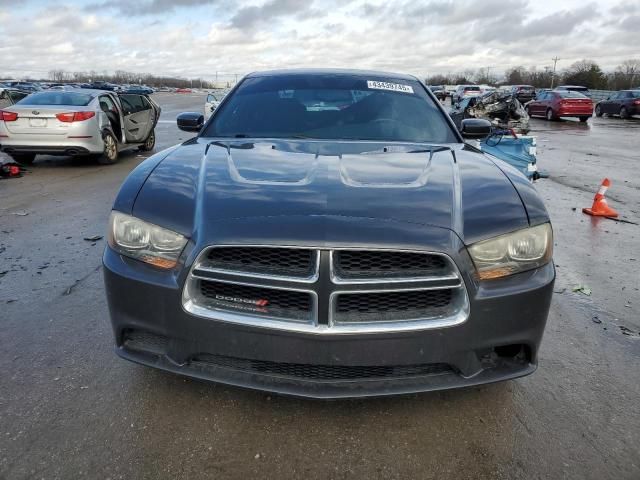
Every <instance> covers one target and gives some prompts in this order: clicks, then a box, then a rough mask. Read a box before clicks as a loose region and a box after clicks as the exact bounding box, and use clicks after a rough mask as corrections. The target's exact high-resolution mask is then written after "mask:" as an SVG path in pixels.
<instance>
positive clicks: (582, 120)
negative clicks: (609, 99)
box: [580, 117, 589, 123]
mask: <svg viewBox="0 0 640 480" xmlns="http://www.w3.org/2000/svg"><path fill="white" fill-rule="evenodd" d="M587 120H589V117H580V121H581V122H582V123H585V122H586V121H587Z"/></svg>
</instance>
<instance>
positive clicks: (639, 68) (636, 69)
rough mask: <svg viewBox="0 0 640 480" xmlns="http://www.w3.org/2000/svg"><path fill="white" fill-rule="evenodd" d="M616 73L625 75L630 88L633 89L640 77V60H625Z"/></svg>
mask: <svg viewBox="0 0 640 480" xmlns="http://www.w3.org/2000/svg"><path fill="white" fill-rule="evenodd" d="M616 72H619V73H621V74H623V75H624V76H625V78H626V79H627V81H628V85H629V88H633V86H634V84H635V82H636V78H638V77H640V60H638V59H630V60H625V61H624V62H622V64H620V65H618V67H617V68H616Z"/></svg>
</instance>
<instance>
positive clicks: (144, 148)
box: [140, 129, 156, 152]
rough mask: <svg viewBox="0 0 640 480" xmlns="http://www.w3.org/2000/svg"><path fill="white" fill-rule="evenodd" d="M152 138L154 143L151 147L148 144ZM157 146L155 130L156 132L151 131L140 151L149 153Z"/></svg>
mask: <svg viewBox="0 0 640 480" xmlns="http://www.w3.org/2000/svg"><path fill="white" fill-rule="evenodd" d="M151 138H153V142H151V144H150V145H147V142H148V141H149V139H151ZM155 146H156V131H155V129H154V130H151V133H149V136H148V137H147V139H146V140H145V141H144V144H143V145H142V146H141V147H140V150H142V151H145V152H149V151H151V150H153V149H154V147H155Z"/></svg>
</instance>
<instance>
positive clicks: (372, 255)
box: [334, 250, 448, 279]
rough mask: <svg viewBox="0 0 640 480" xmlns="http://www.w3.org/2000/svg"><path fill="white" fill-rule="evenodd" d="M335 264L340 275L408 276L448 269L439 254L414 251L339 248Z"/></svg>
mask: <svg viewBox="0 0 640 480" xmlns="http://www.w3.org/2000/svg"><path fill="white" fill-rule="evenodd" d="M334 268H335V270H336V273H337V275H338V276H339V277H340V278H345V279H361V278H401V277H404V278H411V277H429V276H437V275H443V274H446V273H448V265H447V262H446V261H445V260H444V259H443V258H442V257H440V256H438V255H430V254H426V253H414V252H386V251H366V250H338V251H336V252H334Z"/></svg>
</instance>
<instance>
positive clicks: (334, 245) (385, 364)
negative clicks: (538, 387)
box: [103, 69, 555, 398]
mask: <svg viewBox="0 0 640 480" xmlns="http://www.w3.org/2000/svg"><path fill="white" fill-rule="evenodd" d="M318 99H322V102H323V105H324V106H321V105H320V104H319V103H318ZM203 117H204V116H203V115H202V113H201V112H186V113H183V114H181V115H179V116H178V119H177V123H178V127H179V128H180V129H182V130H185V131H188V132H193V133H194V134H195V137H193V138H191V139H190V140H188V141H186V142H184V143H182V144H181V145H176V146H175V147H172V148H170V149H168V150H165V151H163V152H161V153H158V154H156V155H154V156H153V157H150V158H149V159H147V160H145V161H144V162H142V163H141V164H140V165H139V166H138V167H137V168H136V169H135V170H134V171H133V172H132V173H131V174H130V175H129V177H128V178H127V179H126V180H125V182H124V184H123V185H122V187H121V190H120V192H119V194H118V195H117V198H116V200H115V203H114V205H113V210H112V212H111V216H110V219H109V227H108V246H107V247H106V248H105V252H104V256H103V265H104V269H103V271H104V280H105V286H106V295H107V301H108V304H109V311H110V315H111V322H112V326H113V333H114V339H115V345H116V349H115V350H116V352H117V354H118V355H120V356H121V357H123V358H125V359H127V360H131V361H134V362H138V363H141V364H144V365H148V366H150V367H155V368H160V369H164V370H168V371H171V372H174V373H179V374H184V375H189V376H192V377H195V378H199V379H206V380H212V381H216V382H221V383H226V384H230V385H236V386H243V387H248V388H254V389H261V390H269V391H274V392H278V393H281V394H290V395H297V396H306V397H315V398H340V397H363V396H376V395H391V394H401V393H410V392H422V391H428V390H439V389H449V388H454V387H464V386H470V385H478V384H484V383H488V382H496V381H502V380H508V379H513V378H516V377H520V376H523V375H527V374H530V373H532V372H533V371H534V370H535V369H536V365H537V359H538V350H539V347H540V342H541V340H542V335H543V331H544V328H545V323H546V320H547V315H548V312H549V305H550V301H551V297H552V293H553V283H554V279H555V270H554V265H553V262H552V250H553V238H552V229H551V224H550V221H549V216H548V214H547V212H546V210H545V207H544V205H543V203H542V200H541V198H540V196H539V195H538V194H537V192H536V191H535V189H534V188H533V186H532V185H531V184H530V182H528V181H527V179H526V178H525V177H524V176H522V175H521V174H520V173H519V172H517V171H516V170H514V169H513V168H511V167H510V166H509V165H507V164H506V163H504V162H502V161H500V160H498V159H496V158H494V157H491V156H488V155H486V154H484V153H482V152H481V151H479V150H478V149H476V148H474V147H472V146H470V145H467V144H465V143H464V142H463V139H472V138H483V137H485V136H486V135H488V134H489V133H490V129H491V125H490V123H489V122H487V121H486V120H484V119H477V118H476V119H465V120H462V123H461V127H460V129H459V130H458V129H456V128H455V126H454V124H453V122H452V121H451V119H450V118H449V117H448V116H447V114H446V112H445V110H444V109H443V107H442V105H441V104H440V102H439V101H438V100H437V99H436V97H435V96H434V95H433V93H432V92H430V91H429V90H428V89H427V88H426V86H425V85H424V84H423V83H422V82H421V81H420V80H419V79H417V78H416V77H414V76H409V75H402V74H392V73H384V72H375V71H359V70H338V69H327V70H324V69H323V70H319V69H317V70H282V71H273V72H260V73H253V74H250V75H248V76H246V77H245V78H243V79H242V80H241V81H240V82H239V83H238V85H236V86H235V87H234V89H233V90H232V91H231V92H230V93H229V94H228V95H227V97H226V98H225V100H224V101H223V102H222V104H221V105H220V107H218V108H217V109H216V110H215V111H214V112H213V116H212V117H211V119H210V120H209V121H208V122H207V123H206V124H204V125H203V122H204V118H203Z"/></svg>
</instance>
